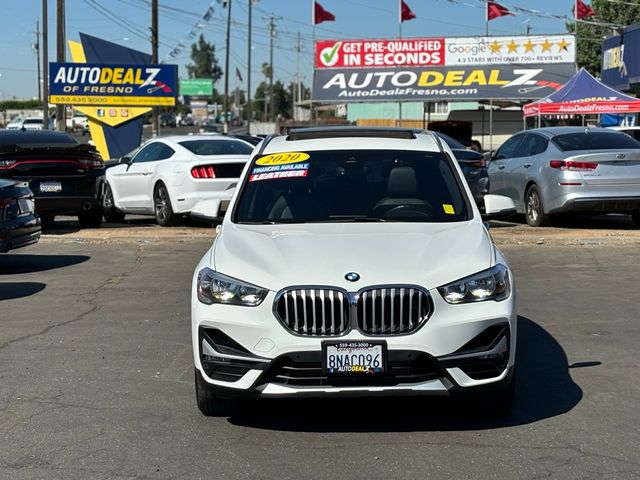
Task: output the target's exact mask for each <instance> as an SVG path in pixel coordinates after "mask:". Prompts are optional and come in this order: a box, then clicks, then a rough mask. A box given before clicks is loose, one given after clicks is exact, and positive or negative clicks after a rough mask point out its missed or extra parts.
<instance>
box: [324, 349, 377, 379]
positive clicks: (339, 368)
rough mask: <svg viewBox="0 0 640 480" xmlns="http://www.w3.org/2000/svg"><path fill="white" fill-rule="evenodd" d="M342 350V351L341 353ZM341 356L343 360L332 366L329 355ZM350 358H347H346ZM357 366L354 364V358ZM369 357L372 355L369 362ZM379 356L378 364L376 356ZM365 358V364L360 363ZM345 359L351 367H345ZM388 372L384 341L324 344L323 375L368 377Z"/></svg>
mask: <svg viewBox="0 0 640 480" xmlns="http://www.w3.org/2000/svg"><path fill="white" fill-rule="evenodd" d="M341 350H342V351H341ZM336 354H337V355H339V356H341V358H342V361H341V362H340V364H337V363H336V362H337V357H336V358H335V361H334V365H333V366H332V365H331V361H330V357H329V355H336ZM347 355H348V356H349V357H348V358H346V356H347ZM354 355H355V356H356V358H355V362H354V363H355V364H352V360H354V359H353V356H354ZM367 355H372V356H373V357H372V359H371V361H368V360H369V359H368V358H367ZM376 355H379V358H378V361H379V365H378V363H375V356H376ZM363 357H364V360H365V361H364V362H363V364H360V363H358V362H359V360H362V359H363ZM345 359H346V360H348V362H347V363H349V365H345ZM386 372H387V342H385V341H382V340H372V341H370V340H326V341H323V342H322V373H323V374H324V375H327V376H330V377H360V376H368V375H384V374H385V373H386Z"/></svg>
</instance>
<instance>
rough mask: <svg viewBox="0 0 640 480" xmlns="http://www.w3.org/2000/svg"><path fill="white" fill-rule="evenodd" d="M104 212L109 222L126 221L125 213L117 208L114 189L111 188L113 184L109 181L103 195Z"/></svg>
mask: <svg viewBox="0 0 640 480" xmlns="http://www.w3.org/2000/svg"><path fill="white" fill-rule="evenodd" d="M102 214H103V215H104V219H105V220H106V221H107V222H110V223H122V222H124V216H125V214H124V213H122V212H121V211H120V210H118V209H117V208H116V204H115V202H114V200H113V190H111V185H109V184H108V183H107V184H106V186H105V189H104V195H103V197H102Z"/></svg>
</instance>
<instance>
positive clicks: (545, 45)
mask: <svg viewBox="0 0 640 480" xmlns="http://www.w3.org/2000/svg"><path fill="white" fill-rule="evenodd" d="M540 46H541V47H542V53H544V52H550V51H551V47H553V43H551V42H550V41H549V40H548V39H545V40H544V42H542V43H541V44H540Z"/></svg>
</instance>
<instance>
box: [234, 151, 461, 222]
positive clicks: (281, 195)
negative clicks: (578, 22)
mask: <svg viewBox="0 0 640 480" xmlns="http://www.w3.org/2000/svg"><path fill="white" fill-rule="evenodd" d="M469 218H470V212H469V208H468V203H467V201H466V197H465V195H464V193H463V191H462V189H461V187H460V183H459V182H458V180H457V178H456V175H455V174H454V171H453V169H452V166H451V163H450V161H449V160H448V158H447V157H446V156H445V155H444V154H443V153H440V152H420V151H407V150H403V151H398V150H332V151H328V150H324V151H311V152H288V153H282V154H273V155H266V156H263V157H260V158H258V159H257V160H254V162H253V164H252V166H251V169H250V173H249V178H248V179H247V181H246V182H245V185H244V188H243V190H242V191H241V193H240V197H239V199H238V203H237V206H236V210H235V215H234V218H233V221H234V222H237V223H251V224H254V223H258V224H261V223H267V224H268V223H311V222H358V221H403V222H456V221H463V220H468V219H469Z"/></svg>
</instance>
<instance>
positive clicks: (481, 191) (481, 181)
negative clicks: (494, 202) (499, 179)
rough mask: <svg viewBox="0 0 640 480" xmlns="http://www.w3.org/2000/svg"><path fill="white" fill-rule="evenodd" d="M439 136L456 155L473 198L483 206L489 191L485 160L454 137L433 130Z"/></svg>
mask: <svg viewBox="0 0 640 480" xmlns="http://www.w3.org/2000/svg"><path fill="white" fill-rule="evenodd" d="M433 133H434V134H435V135H437V136H438V137H440V138H441V139H442V140H443V141H444V142H445V143H446V144H447V145H449V148H450V149H451V151H452V152H453V155H454V156H455V157H456V160H457V161H458V164H459V165H460V168H461V169H462V173H463V174H464V178H465V179H466V180H467V183H468V184H469V188H470V189H471V193H472V194H473V199H474V200H475V202H476V204H477V205H478V207H480V208H481V209H482V208H483V207H484V196H485V195H486V194H487V193H489V174H488V173H487V161H486V160H485V158H484V155H483V154H482V153H480V152H477V151H474V150H471V149H470V148H467V147H465V146H464V145H463V144H462V143H461V142H459V141H458V140H456V139H455V138H452V137H450V136H449V135H446V134H444V133H440V132H433Z"/></svg>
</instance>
